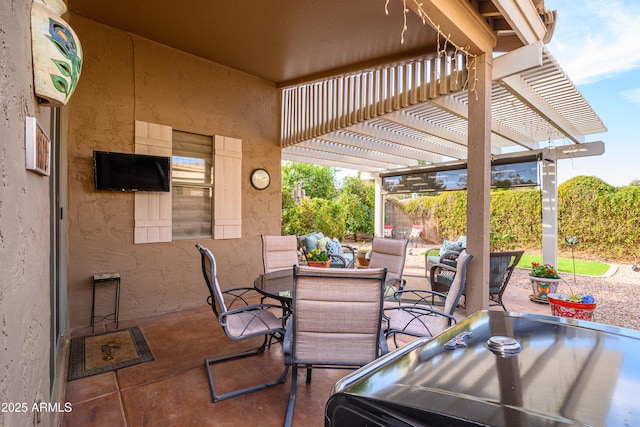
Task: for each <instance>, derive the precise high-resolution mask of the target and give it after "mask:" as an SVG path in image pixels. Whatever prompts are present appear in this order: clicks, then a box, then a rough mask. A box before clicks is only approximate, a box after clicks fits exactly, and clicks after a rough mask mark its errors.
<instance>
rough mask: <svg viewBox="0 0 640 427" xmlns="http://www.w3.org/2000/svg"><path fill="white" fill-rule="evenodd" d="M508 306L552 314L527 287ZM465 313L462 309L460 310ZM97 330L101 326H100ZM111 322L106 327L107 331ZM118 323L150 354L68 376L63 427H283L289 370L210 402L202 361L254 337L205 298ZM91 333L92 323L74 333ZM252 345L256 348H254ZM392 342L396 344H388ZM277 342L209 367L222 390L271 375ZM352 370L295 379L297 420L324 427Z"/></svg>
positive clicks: (413, 272)
mask: <svg viewBox="0 0 640 427" xmlns="http://www.w3.org/2000/svg"><path fill="white" fill-rule="evenodd" d="M406 277H407V279H408V285H407V286H408V287H414V286H415V287H424V285H426V283H427V282H426V279H425V278H424V277H423V276H422V272H421V271H419V270H418V269H412V268H407V271H406ZM504 301H505V304H506V306H507V307H508V308H509V310H511V311H517V312H525V313H539V314H550V310H549V306H547V305H543V304H538V303H534V302H531V301H530V300H529V297H528V292H527V291H526V290H523V289H520V288H516V287H513V288H507V291H506V294H505V296H504ZM460 316H461V317H463V316H464V313H460ZM99 326H100V328H101V329H100V330H98V328H96V333H98V332H103V331H104V330H105V329H104V328H105V325H104V324H103V325H99ZM114 326H115V325H112V324H109V325H106V327H107V329H108V330H112V329H113V328H114ZM119 326H120V329H124V328H127V327H133V326H138V327H140V329H141V330H142V332H143V333H144V336H145V338H146V340H147V343H148V344H149V347H150V348H151V351H152V352H153V355H154V358H155V360H153V361H151V362H147V363H142V364H139V365H134V366H130V367H127V368H122V369H119V370H117V371H115V372H107V373H103V374H99V375H95V376H90V377H86V378H81V379H77V380H73V381H69V382H68V383H67V386H66V401H67V402H70V403H71V404H72V407H73V410H72V412H69V413H67V414H64V419H63V423H62V425H63V426H65V427H117V426H123V427H143V426H149V427H151V426H153V427H156V426H164V427H171V426H175V427H183V426H197V427H200V426H238V425H243V426H265V427H268V426H281V425H282V424H283V421H284V416H285V411H286V407H287V401H288V394H289V387H290V384H291V383H290V381H291V379H290V375H291V374H289V378H288V379H287V381H286V382H285V383H284V384H281V385H278V386H276V387H273V388H270V389H267V390H262V391H258V392H255V393H251V394H248V395H244V396H240V397H237V398H233V399H229V400H225V401H222V402H217V403H212V400H211V393H210V390H209V384H208V380H207V374H206V370H205V367H204V358H205V357H215V356H221V355H227V354H231V353H237V352H240V351H244V350H248V349H251V348H253V347H256V346H258V345H259V344H260V342H261V341H260V340H259V339H255V340H253V341H252V340H245V341H242V342H236V341H231V340H230V339H228V338H227V337H226V336H225V335H224V333H223V331H222V330H221V328H220V327H219V326H218V324H217V322H216V320H215V318H214V315H213V313H212V311H211V309H210V308H209V306H207V305H206V304H205V302H204V301H203V304H202V307H201V308H198V309H194V310H190V311H184V312H176V313H171V314H167V315H162V316H158V317H155V318H147V319H140V320H128V321H120V325H119ZM89 334H91V328H85V329H81V330H77V331H74V333H73V334H72V337H75V336H83V335H89ZM252 346H253V347H252ZM390 348H393V346H390ZM282 360H283V359H282V346H281V344H280V343H276V344H275V345H273V346H272V347H271V348H270V349H268V350H267V351H266V352H265V353H264V354H262V355H259V356H253V357H249V358H245V359H241V360H237V361H233V362H227V363H225V364H222V365H214V366H213V367H212V373H213V376H214V381H215V382H216V388H217V390H218V391H219V392H224V391H229V390H230V389H232V388H236V387H240V386H246V385H249V384H251V383H256V382H264V381H267V380H270V379H274V378H276V377H277V376H278V375H279V373H280V372H281V370H282V363H283V362H282ZM348 372H349V371H345V370H327V369H317V370H314V373H313V381H312V383H311V384H310V385H307V384H305V376H304V374H303V373H302V374H301V375H299V378H298V390H297V399H296V408H295V412H294V419H293V421H294V425H296V426H305V427H313V426H323V425H324V418H323V417H324V406H325V403H326V401H327V399H328V398H329V395H330V392H331V388H332V386H333V385H334V384H335V383H336V381H337V380H339V379H340V378H342V377H343V376H344V375H346V374H347V373H348Z"/></svg>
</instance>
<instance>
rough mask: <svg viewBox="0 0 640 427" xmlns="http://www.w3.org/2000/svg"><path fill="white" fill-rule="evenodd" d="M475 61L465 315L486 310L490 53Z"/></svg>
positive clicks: (471, 95) (471, 79) (471, 90)
mask: <svg viewBox="0 0 640 427" xmlns="http://www.w3.org/2000/svg"><path fill="white" fill-rule="evenodd" d="M474 62H475V64H474V65H475V71H474V70H473V69H472V70H471V71H470V72H469V85H470V87H469V121H468V126H469V130H468V132H469V142H468V144H469V147H468V169H467V170H468V175H467V252H469V253H470V254H472V255H473V260H471V262H470V263H469V266H468V271H467V284H466V286H467V287H466V311H467V315H469V314H471V313H474V312H476V311H478V310H482V309H488V308H489V299H488V295H489V228H490V227H489V220H490V209H489V207H490V206H489V203H490V189H491V79H492V55H491V52H487V53H485V54H483V55H482V56H478V57H476V58H475V60H474ZM474 74H475V76H474ZM474 77H475V88H474ZM474 89H475V90H474Z"/></svg>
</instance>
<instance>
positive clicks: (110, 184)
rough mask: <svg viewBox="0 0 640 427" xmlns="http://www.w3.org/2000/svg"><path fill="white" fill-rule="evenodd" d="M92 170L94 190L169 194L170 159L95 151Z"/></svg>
mask: <svg viewBox="0 0 640 427" xmlns="http://www.w3.org/2000/svg"><path fill="white" fill-rule="evenodd" d="M93 170H94V180H95V185H96V190H110V191H169V185H170V181H171V178H170V177H171V175H170V173H171V160H170V158H169V157H161V156H147V155H143V154H130V153H113V152H108V151H94V152H93Z"/></svg>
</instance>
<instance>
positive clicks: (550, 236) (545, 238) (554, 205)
mask: <svg viewBox="0 0 640 427" xmlns="http://www.w3.org/2000/svg"><path fill="white" fill-rule="evenodd" d="M556 167H557V156H556V150H555V149H549V148H547V149H545V150H544V151H543V152H542V263H543V264H551V265H555V266H557V265H558V263H557V261H558V182H557V179H556V177H557V175H556Z"/></svg>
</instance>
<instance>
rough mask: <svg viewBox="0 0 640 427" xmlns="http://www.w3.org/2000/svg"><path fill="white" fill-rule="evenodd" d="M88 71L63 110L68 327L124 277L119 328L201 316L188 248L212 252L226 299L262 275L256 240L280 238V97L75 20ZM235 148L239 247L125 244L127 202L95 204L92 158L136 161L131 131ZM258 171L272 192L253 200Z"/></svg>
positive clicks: (129, 229)
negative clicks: (159, 129)
mask: <svg viewBox="0 0 640 427" xmlns="http://www.w3.org/2000/svg"><path fill="white" fill-rule="evenodd" d="M69 21H70V24H71V25H72V27H73V28H74V30H75V31H76V33H77V34H78V36H79V38H80V40H81V41H82V45H83V49H84V54H85V64H84V67H83V71H82V78H81V80H80V83H79V85H78V88H77V89H76V92H75V94H74V97H73V99H72V100H71V102H70V104H69V106H70V109H69V140H68V158H69V180H68V185H69V189H68V194H69V198H68V202H69V289H68V295H69V319H70V326H71V328H72V329H74V328H78V327H83V326H87V325H88V324H89V317H90V312H91V277H92V275H93V274H95V273H100V272H118V273H120V275H121V276H122V294H121V299H120V319H121V320H122V319H132V318H141V317H147V316H151V315H155V314H160V313H166V312H172V311H178V310H183V309H187V308H191V307H196V306H202V305H203V304H205V297H206V290H205V286H204V282H203V278H202V272H201V269H200V259H199V254H198V252H197V251H196V249H195V248H194V245H195V243H198V242H200V243H202V244H203V245H205V246H207V247H209V248H210V249H211V250H212V252H213V254H214V256H215V257H216V260H217V261H218V263H219V270H218V278H219V280H220V282H221V285H222V286H223V287H232V286H241V285H250V284H251V283H252V281H253V279H254V277H255V276H256V275H258V274H259V273H261V271H262V258H261V240H260V234H279V233H280V205H281V194H280V185H279V183H280V148H279V145H278V116H279V102H278V90H277V89H276V88H275V87H274V86H273V85H272V84H270V83H268V82H265V81H262V80H259V79H256V78H253V77H251V76H248V75H246V74H243V73H240V72H237V71H234V70H232V69H229V68H226V67H223V66H221V65H219V64H215V63H212V62H209V61H205V60H203V59H200V58H197V57H194V56H191V55H187V54H185V53H183V52H180V51H177V50H174V49H170V48H167V47H165V46H161V45H158V44H156V43H153V42H150V41H148V40H145V39H142V38H139V37H136V36H132V35H129V34H127V33H125V32H122V31H120V30H116V29H114V28H110V27H107V26H103V25H100V24H97V23H95V22H92V21H89V20H86V19H84V18H81V17H76V16H72V17H70V19H69ZM135 120H141V121H145V122H152V123H159V124H162V125H169V126H172V127H174V128H176V129H179V130H184V131H189V132H195V133H201V134H205V135H215V134H218V135H224V136H230V137H234V138H240V139H241V140H242V143H243V159H242V169H243V171H242V188H243V198H242V215H243V217H242V221H243V225H242V239H233V240H203V241H195V240H186V241H175V242H171V243H152V244H137V245H134V244H133V217H134V211H133V209H134V195H133V193H118V192H102V191H101V192H96V191H95V190H94V184H93V165H92V152H93V150H110V151H118V152H133V147H134V145H133V144H134V121H135ZM257 167H263V168H266V169H267V170H268V171H269V172H270V173H271V177H272V185H271V186H270V187H269V188H268V189H267V190H265V191H257V190H255V189H253V187H252V186H251V185H250V182H249V175H250V172H251V171H252V170H253V169H254V168H257Z"/></svg>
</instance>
